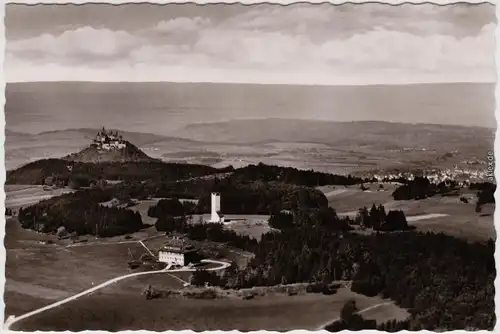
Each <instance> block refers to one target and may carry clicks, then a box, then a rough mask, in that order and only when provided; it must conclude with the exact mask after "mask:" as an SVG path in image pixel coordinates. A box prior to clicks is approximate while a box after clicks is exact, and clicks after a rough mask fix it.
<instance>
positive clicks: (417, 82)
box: [5, 80, 497, 87]
mask: <svg viewBox="0 0 500 334" xmlns="http://www.w3.org/2000/svg"><path fill="white" fill-rule="evenodd" d="M49 83H64V84H72V83H87V84H89V83H90V84H161V83H164V84H215V85H217V84H219V85H231V84H233V85H266V86H308V87H338V86H344V87H345V86H354V87H355V86H360V87H363V86H411V85H453V84H483V85H491V84H496V83H497V82H496V81H431V82H420V81H416V82H402V83H366V84H365V83H357V84H356V83H345V84H342V83H338V84H326V83H272V82H239V81H166V80H161V81H160V80H159V81H88V80H68V81H65V80H53V81H52V80H42V81H6V82H5V84H6V85H8V84H49Z"/></svg>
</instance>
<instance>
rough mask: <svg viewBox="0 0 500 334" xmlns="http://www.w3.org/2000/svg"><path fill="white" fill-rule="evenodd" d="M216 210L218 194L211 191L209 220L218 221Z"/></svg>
mask: <svg viewBox="0 0 500 334" xmlns="http://www.w3.org/2000/svg"><path fill="white" fill-rule="evenodd" d="M218 211H220V194H219V193H212V214H211V217H210V221H211V222H214V223H215V222H220V217H219V214H218V213H217V212H218Z"/></svg>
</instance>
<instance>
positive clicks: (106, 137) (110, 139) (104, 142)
mask: <svg viewBox="0 0 500 334" xmlns="http://www.w3.org/2000/svg"><path fill="white" fill-rule="evenodd" d="M92 145H94V146H95V147H96V148H97V149H98V150H105V151H113V150H121V149H124V148H125V147H127V143H126V142H125V141H124V140H123V137H122V136H121V135H119V134H118V132H117V131H115V132H113V131H107V130H106V129H105V128H104V127H103V128H102V131H99V132H98V133H97V135H96V137H95V139H94V141H93V143H92Z"/></svg>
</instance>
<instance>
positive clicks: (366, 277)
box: [157, 208, 496, 331]
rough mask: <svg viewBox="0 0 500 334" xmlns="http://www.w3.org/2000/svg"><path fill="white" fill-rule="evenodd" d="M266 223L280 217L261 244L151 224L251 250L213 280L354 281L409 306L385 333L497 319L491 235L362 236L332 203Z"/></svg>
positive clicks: (172, 222) (243, 283) (249, 283)
mask: <svg viewBox="0 0 500 334" xmlns="http://www.w3.org/2000/svg"><path fill="white" fill-rule="evenodd" d="M376 210H378V209H377V208H376ZM382 211H383V210H379V211H374V212H378V213H380V212H382ZM391 212H397V211H391ZM378 213H377V214H378ZM377 214H376V215H377ZM292 215H293V217H294V220H295V222H293V221H292V220H291V219H290V216H292ZM387 216H389V214H387ZM396 216H398V215H396ZM276 217H279V218H276ZM396 218H398V217H396ZM399 218H400V217H399ZM271 220H274V221H275V222H277V221H280V223H273V224H276V225H275V226H279V228H280V230H278V231H272V232H268V233H266V234H264V235H263V236H262V238H261V240H260V241H259V242H257V241H256V240H255V239H251V238H249V237H247V236H241V235H238V234H236V233H234V232H233V231H227V230H224V229H223V226H222V225H220V224H187V223H186V220H183V219H173V218H172V217H168V216H167V217H162V218H160V219H158V223H157V228H158V229H159V230H162V231H180V232H183V233H187V234H188V237H189V238H190V239H193V240H211V241H216V242H223V243H227V244H228V245H231V246H234V247H238V248H241V249H243V250H247V251H250V252H252V253H254V254H255V257H254V258H253V259H252V260H251V261H250V263H249V265H248V266H247V267H246V268H242V269H234V268H233V270H232V274H231V275H228V274H227V273H225V274H224V279H221V278H220V277H215V276H213V275H210V277H212V276H213V277H212V278H213V279H210V282H209V283H210V284H212V285H218V284H219V285H223V286H224V287H226V288H250V287H254V286H273V285H277V284H288V283H297V282H310V283H312V282H319V283H322V284H330V283H332V282H333V281H335V280H352V281H353V284H352V290H353V291H355V292H358V293H362V294H365V295H367V296H375V295H382V297H384V298H390V299H392V300H394V301H395V302H396V303H397V304H398V305H400V306H401V307H403V308H406V309H408V310H409V312H410V313H411V319H410V320H409V322H403V323H395V322H389V323H387V324H384V325H382V326H383V328H387V330H391V331H392V330H394V331H395V330H397V329H398V328H410V329H412V330H419V329H428V330H438V329H447V330H454V329H463V328H480V329H492V328H493V326H494V324H495V321H496V318H495V314H494V309H495V308H494V295H495V291H494V285H493V283H494V279H495V275H496V271H495V260H494V256H493V254H494V242H493V241H492V240H490V241H489V242H487V243H486V244H483V243H468V242H467V241H465V240H461V239H458V238H455V237H452V236H447V235H444V234H433V233H416V232H391V233H384V232H375V233H374V234H372V235H360V234H356V233H350V232H349V230H350V227H349V222H350V221H349V219H345V218H343V219H340V218H338V217H336V215H335V214H334V210H333V209H331V208H320V209H303V210H299V211H297V212H293V214H291V213H289V212H281V213H278V214H276V215H275V218H271ZM292 222H293V223H292ZM207 277H208V276H207ZM207 279H208V278H207ZM358 320H359V319H358ZM361 323H363V324H364V325H363V326H368V325H369V324H368V323H367V322H361ZM345 325H346V324H343V325H342V324H341V325H339V324H336V325H332V326H331V327H330V328H329V329H330V330H333V329H335V328H339V327H338V326H340V328H344V327H342V326H345ZM359 325H360V324H359V323H357V324H351V325H349V326H348V327H349V328H357V327H356V326H359ZM372 325H373V324H371V325H369V326H368V327H370V326H372ZM384 326H385V327H384ZM377 328H379V327H377ZM379 329H380V328H379Z"/></svg>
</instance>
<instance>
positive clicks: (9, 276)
mask: <svg viewBox="0 0 500 334" xmlns="http://www.w3.org/2000/svg"><path fill="white" fill-rule="evenodd" d="M50 238H53V236H48V235H42V234H38V233H35V232H33V231H27V230H24V229H22V227H21V226H20V225H19V223H18V222H17V221H15V220H12V219H11V220H9V221H8V222H7V225H6V239H5V247H6V266H5V268H6V271H5V276H6V286H5V296H4V301H5V304H6V310H5V312H6V315H10V314H12V313H14V312H15V313H16V314H18V313H24V312H27V311H31V310H32V309H33V308H37V307H40V306H43V305H47V304H50V303H52V302H54V301H56V300H60V299H63V298H65V297H68V296H70V295H73V294H75V293H78V292H80V291H83V290H85V289H88V288H90V287H92V286H93V285H94V284H99V283H102V282H104V281H106V280H108V279H111V278H114V277H116V276H120V275H124V274H127V273H129V272H131V270H130V269H129V268H128V267H127V261H128V260H129V256H130V255H129V250H130V253H131V254H132V256H133V257H135V258H138V257H139V256H140V255H141V254H143V253H145V251H146V250H145V249H144V248H143V247H142V246H141V245H140V244H139V243H127V244H89V245H85V244H79V245H78V247H65V246H62V245H58V244H57V243H56V244H52V245H47V244H42V243H40V240H48V239H50ZM24 297H26V298H24ZM33 306H35V307H33ZM10 312H12V313H10Z"/></svg>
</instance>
